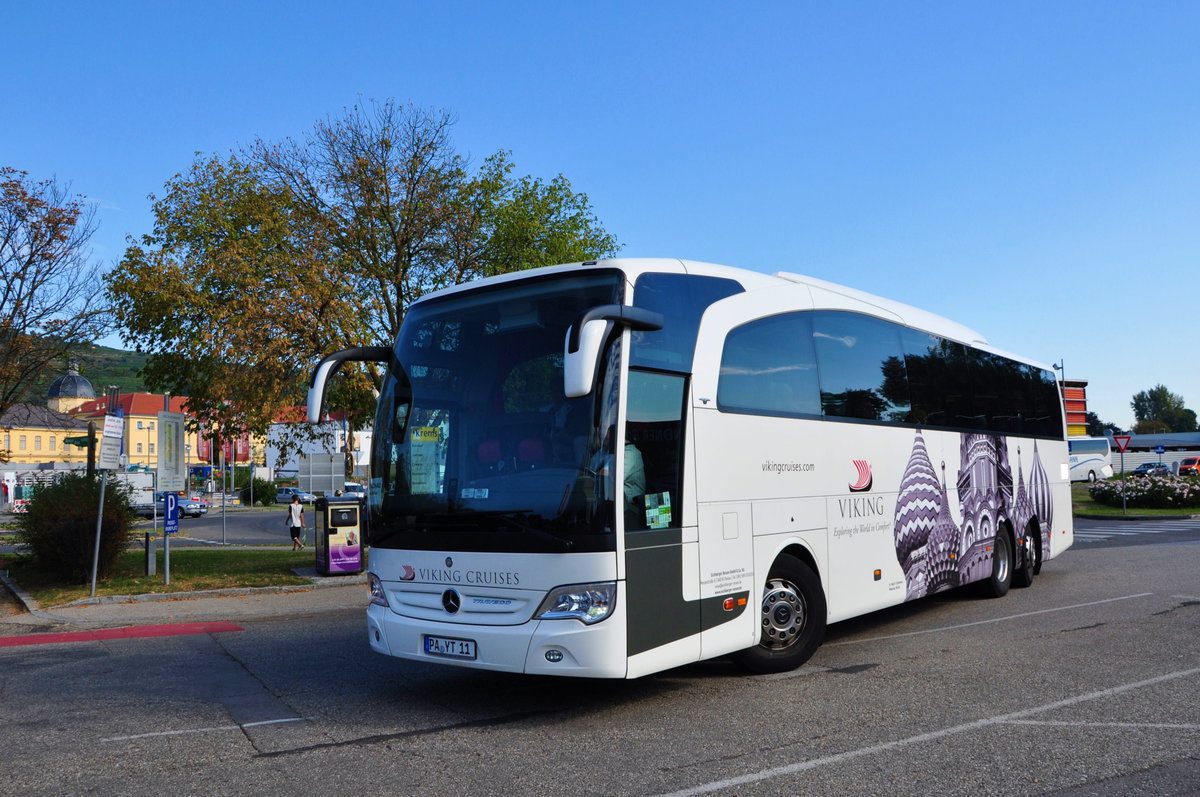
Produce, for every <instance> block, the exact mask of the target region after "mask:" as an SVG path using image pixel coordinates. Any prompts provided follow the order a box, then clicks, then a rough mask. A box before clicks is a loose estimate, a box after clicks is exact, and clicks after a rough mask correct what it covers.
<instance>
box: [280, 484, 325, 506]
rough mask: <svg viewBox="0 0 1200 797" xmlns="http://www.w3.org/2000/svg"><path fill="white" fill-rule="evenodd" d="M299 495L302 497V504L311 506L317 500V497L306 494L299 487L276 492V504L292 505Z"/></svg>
mask: <svg viewBox="0 0 1200 797" xmlns="http://www.w3.org/2000/svg"><path fill="white" fill-rule="evenodd" d="M297 495H298V496H300V503H302V504H311V503H312V502H313V501H316V500H317V497H316V496H315V495H313V494H312V493H309V492H305V491H304V490H301V489H300V488H299V487H280V488H279V489H277V490H276V491H275V503H277V504H290V503H291V502H292V498H294V497H295V496H297Z"/></svg>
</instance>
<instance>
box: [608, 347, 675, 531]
mask: <svg viewBox="0 0 1200 797" xmlns="http://www.w3.org/2000/svg"><path fill="white" fill-rule="evenodd" d="M686 381H687V380H686V379H685V377H683V376H682V375H679V374H667V373H657V372H650V371H641V370H638V369H630V371H629V409H628V414H627V417H626V424H625V472H624V476H623V479H622V482H623V485H624V507H625V510H624V514H625V530H626V531H639V530H646V529H660V528H667V527H669V526H679V525H680V523H681V518H680V517H679V511H680V509H681V503H680V486H679V480H680V477H681V474H682V470H683V468H682V467H681V464H680V459H681V451H682V444H683V441H682V437H683V401H684V396H685V395H686Z"/></svg>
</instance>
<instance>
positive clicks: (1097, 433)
mask: <svg viewBox="0 0 1200 797" xmlns="http://www.w3.org/2000/svg"><path fill="white" fill-rule="evenodd" d="M1086 417H1087V433H1088V435H1089V436H1091V437H1105V436H1106V435H1114V434H1125V430H1124V429H1122V428H1121V427H1120V426H1117V425H1116V424H1115V423H1113V422H1111V421H1105V420H1101V418H1100V416H1099V415H1097V414H1096V413H1094V412H1089V413H1088V414H1087V416H1086Z"/></svg>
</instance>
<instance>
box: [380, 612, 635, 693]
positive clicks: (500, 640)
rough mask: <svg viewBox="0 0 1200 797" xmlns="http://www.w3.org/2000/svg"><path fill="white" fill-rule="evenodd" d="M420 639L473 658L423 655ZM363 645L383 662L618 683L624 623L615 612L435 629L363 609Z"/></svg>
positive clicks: (431, 624) (443, 625) (445, 625)
mask: <svg viewBox="0 0 1200 797" xmlns="http://www.w3.org/2000/svg"><path fill="white" fill-rule="evenodd" d="M426 637H433V638H435V639H442V640H456V641H459V642H469V643H472V645H471V646H470V652H471V653H472V654H473V655H474V658H459V657H454V656H447V655H437V654H433V653H427V652H426V642H425V639H426ZM367 640H368V642H369V643H370V645H371V649H372V650H374V651H376V652H377V653H382V654H384V655H386V656H396V657H398V658H402V659H411V660H413V661H423V662H426V663H429V664H452V665H457V666H460V667H473V668H476V669H481V670H494V671H497V672H514V673H528V674H537V675H565V676H574V677H579V678H624V677H626V665H625V623H624V618H623V615H622V614H621V612H620V611H617V612H616V613H614V615H613V616H611V617H608V618H606V619H604V620H603V621H601V622H599V623H596V624H594V625H584V624H583V623H581V622H579V621H578V620H573V619H568V620H530V621H529V622H526V623H521V624H520V625H505V626H486V625H466V624H456V623H438V622H433V621H430V620H418V619H415V618H411V617H404V616H402V615H399V614H396V613H395V612H393V611H391V610H390V609H388V608H386V607H383V606H380V605H378V604H371V605H370V606H368V607H367Z"/></svg>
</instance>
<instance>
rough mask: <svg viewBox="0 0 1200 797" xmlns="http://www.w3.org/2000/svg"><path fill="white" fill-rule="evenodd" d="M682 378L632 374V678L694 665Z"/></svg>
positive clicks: (627, 478) (692, 548)
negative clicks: (685, 514) (667, 668)
mask: <svg viewBox="0 0 1200 797" xmlns="http://www.w3.org/2000/svg"><path fill="white" fill-rule="evenodd" d="M686 390H687V377H686V376H684V375H682V374H675V373H665V372H659V371H644V370H641V369H635V368H631V369H630V370H629V382H628V391H627V395H628V397H629V398H628V401H627V407H626V420H625V433H624V435H623V437H624V444H623V447H622V451H621V452H620V453H621V455H622V457H621V467H622V484H623V493H624V494H623V496H621V497H620V498H621V502H622V504H623V507H624V511H623V512H622V513H621V516H622V519H623V521H624V523H623V526H624V530H625V579H626V582H625V592H626V617H627V618H628V626H627V644H628V655H629V675H630V677H634V676H635V675H637V674H640V673H641V672H652V671H655V670H661V669H663V668H665V667H673V666H676V665H679V664H685V663H688V662H692V661H696V660H697V659H698V658H699V657H700V636H699V634H700V606H699V604H698V602H697V601H696V569H697V563H696V539H695V531H696V530H695V527H694V526H693V527H691V528H687V527H685V526H684V522H685V521H684V517H683V478H684V472H683V471H684V468H683V451H684V444H683V443H684V440H683V428H684V414H683V413H684V399H685V395H686Z"/></svg>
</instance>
